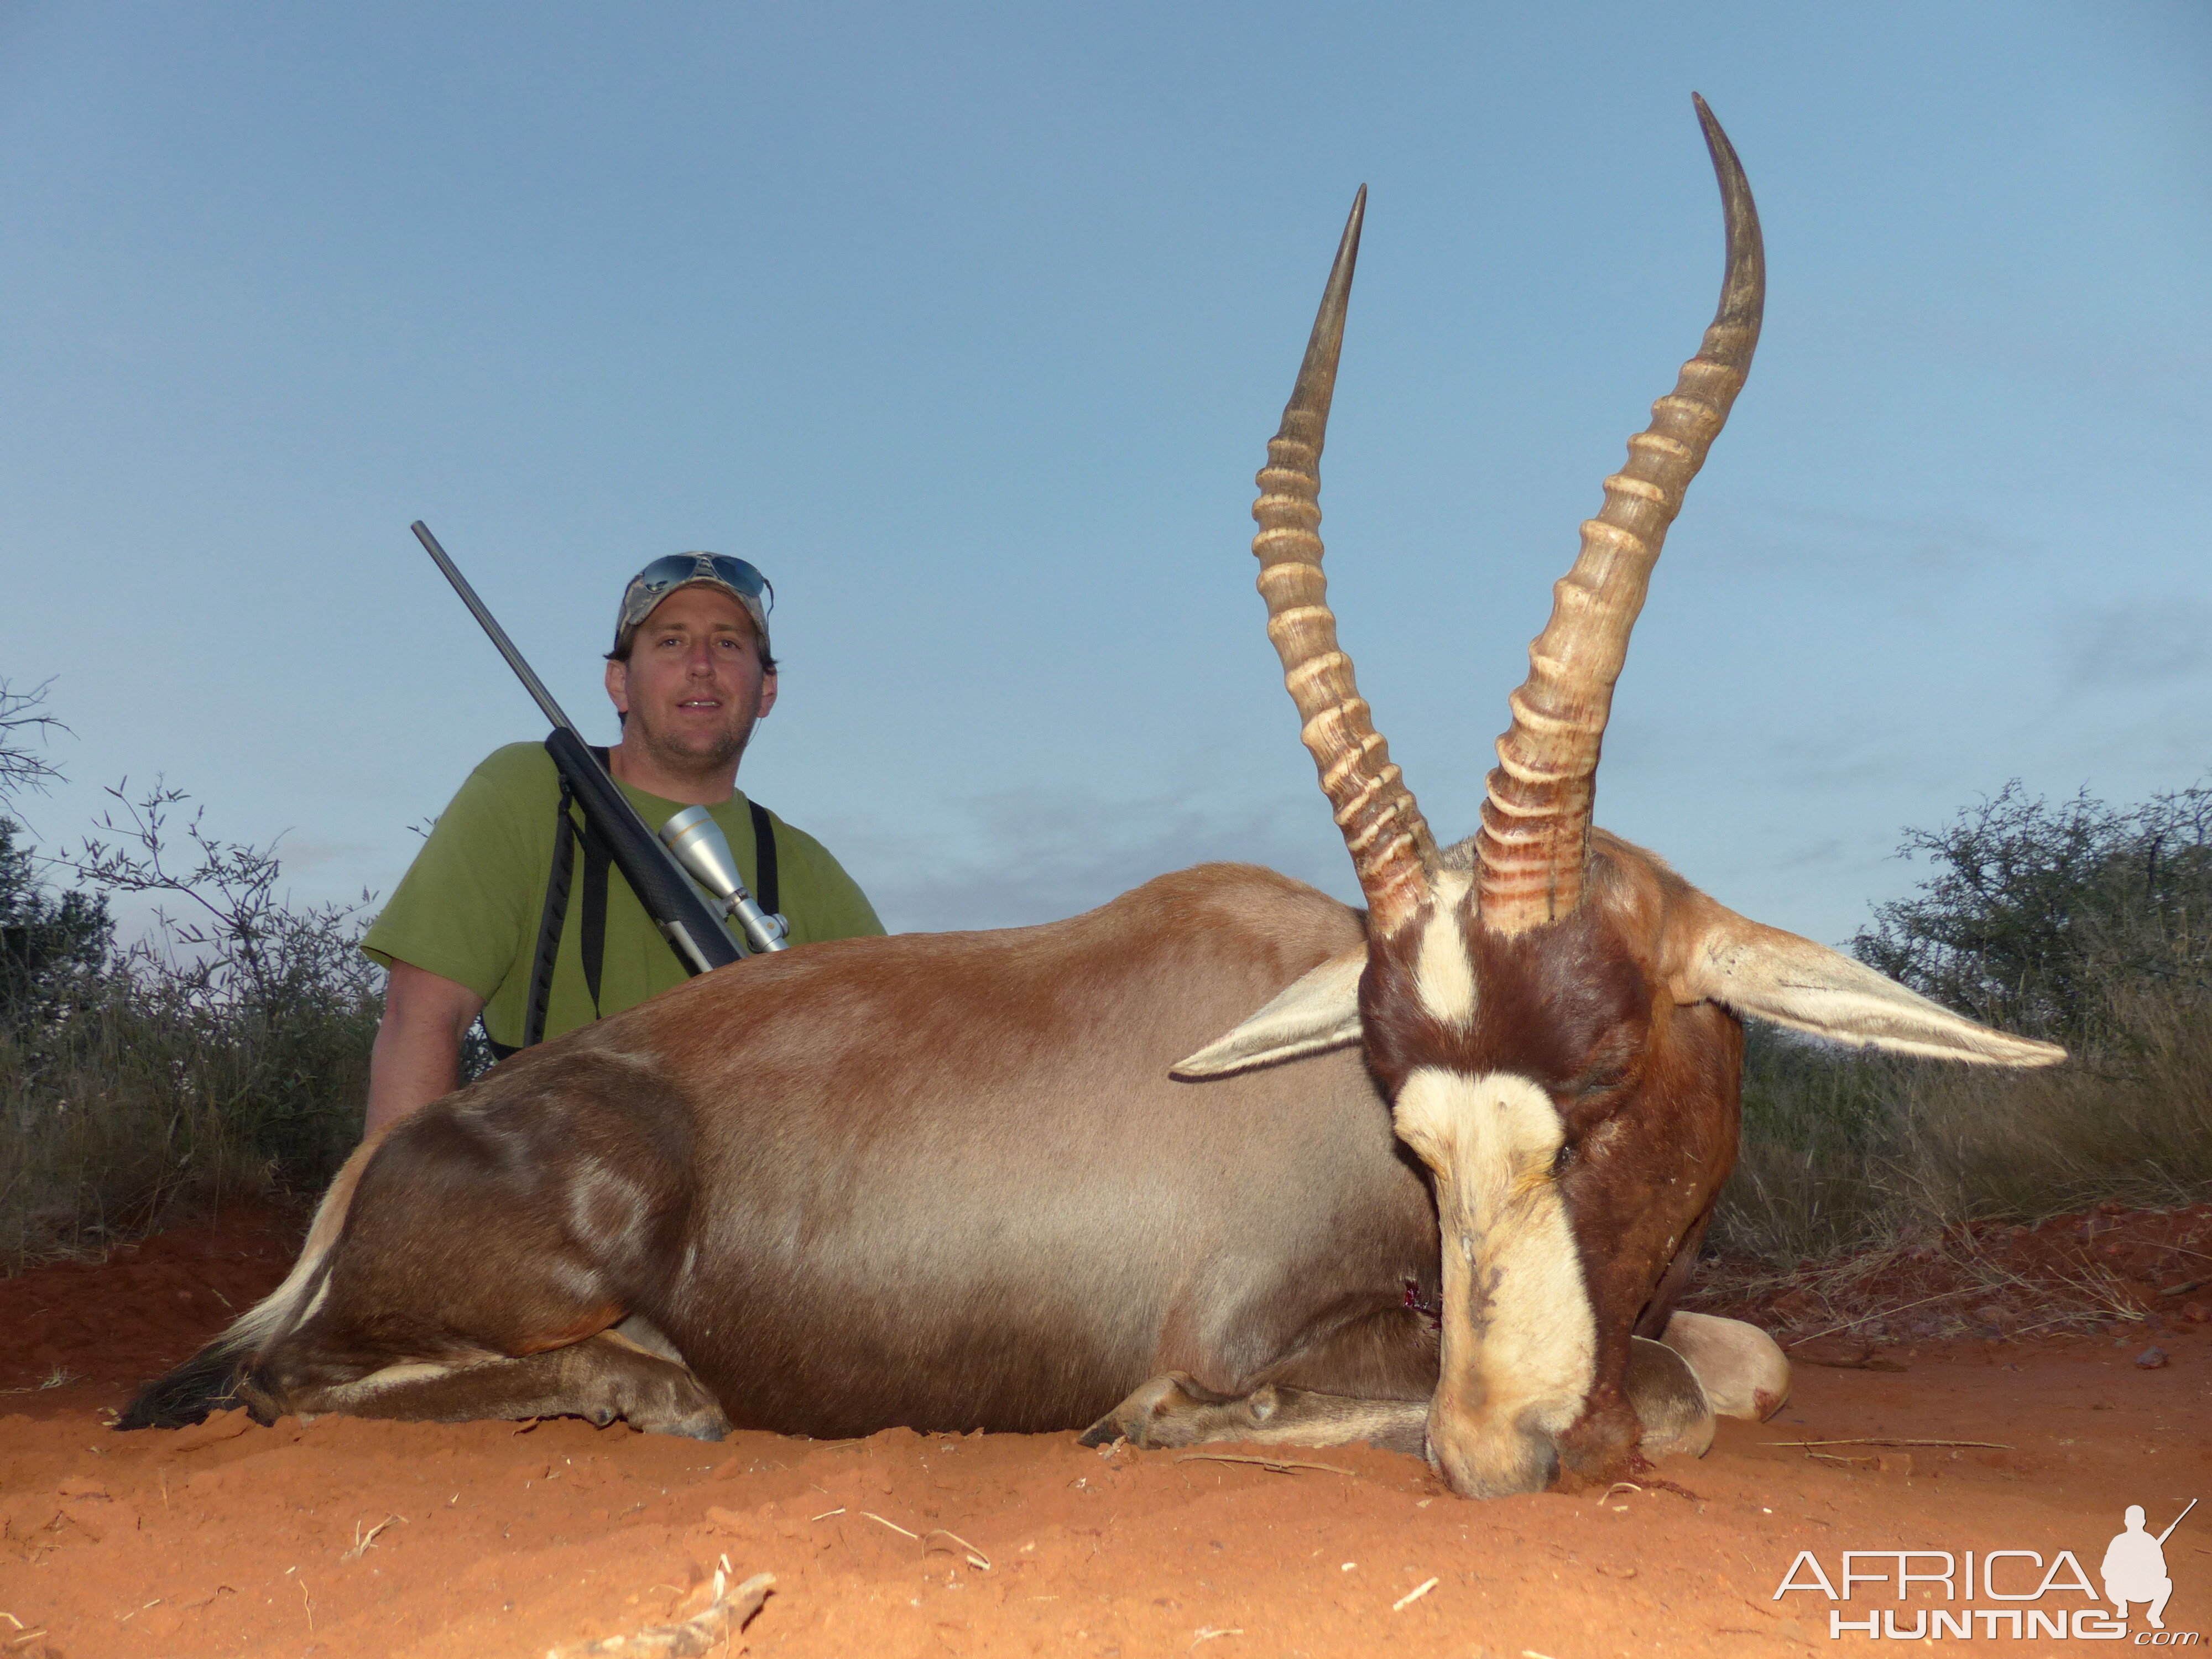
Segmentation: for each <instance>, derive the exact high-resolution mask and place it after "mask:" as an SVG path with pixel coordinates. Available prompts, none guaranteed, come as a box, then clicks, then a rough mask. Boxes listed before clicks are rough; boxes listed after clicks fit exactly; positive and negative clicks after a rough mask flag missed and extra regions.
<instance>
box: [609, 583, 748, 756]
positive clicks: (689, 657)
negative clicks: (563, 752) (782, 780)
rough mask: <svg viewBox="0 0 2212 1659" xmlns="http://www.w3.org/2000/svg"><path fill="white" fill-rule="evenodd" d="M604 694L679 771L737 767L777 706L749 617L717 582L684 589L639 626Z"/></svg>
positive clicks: (633, 738)
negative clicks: (759, 725)
mask: <svg viewBox="0 0 2212 1659" xmlns="http://www.w3.org/2000/svg"><path fill="white" fill-rule="evenodd" d="M607 696H610V697H611V698H612V699H614V705H615V707H616V708H617V709H619V710H620V711H621V712H622V713H623V714H626V715H628V716H629V720H628V723H627V724H626V725H625V726H623V743H624V744H630V743H633V742H634V743H636V744H639V745H640V746H641V747H642V748H643V749H645V750H647V752H648V753H650V754H651V756H652V757H653V759H654V760H656V761H657V762H659V763H660V764H661V765H663V766H665V767H666V768H668V769H671V770H673V771H677V772H701V771H713V770H717V769H720V768H722V767H726V766H732V765H734V764H735V763H737V760H738V757H739V756H741V755H743V754H744V750H745V741H746V739H747V738H750V737H751V736H752V732H753V722H754V721H756V720H758V719H759V718H760V717H761V716H762V715H763V714H767V713H768V711H769V709H770V708H773V707H775V675H773V674H764V673H763V672H762V671H761V658H760V641H759V639H758V637H757V635H755V634H754V632H753V621H752V618H751V617H749V616H747V615H746V614H745V612H744V607H743V606H742V605H739V604H738V602H737V600H735V599H732V598H731V597H730V595H728V594H727V593H725V592H722V591H721V590H720V588H716V587H708V586H698V587H679V588H678V589H677V590H676V591H675V592H673V593H671V594H670V595H669V596H668V597H667V598H666V599H663V600H662V601H661V602H660V603H659V605H656V606H655V607H654V608H653V613H652V614H651V615H650V616H648V617H647V618H646V619H645V620H644V621H643V622H642V623H639V624H638V629H637V632H636V633H635V635H632V637H631V640H630V650H629V661H628V662H611V663H609V664H608V665H607Z"/></svg>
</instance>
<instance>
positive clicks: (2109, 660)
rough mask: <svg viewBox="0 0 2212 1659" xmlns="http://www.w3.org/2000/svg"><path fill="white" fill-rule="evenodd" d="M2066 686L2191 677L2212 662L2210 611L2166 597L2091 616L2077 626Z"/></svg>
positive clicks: (2108, 687) (2210, 608)
mask: <svg viewBox="0 0 2212 1659" xmlns="http://www.w3.org/2000/svg"><path fill="white" fill-rule="evenodd" d="M2075 633H2076V636H2075V643H2074V647H2073V649H2072V652H2071V653H2070V654H2071V657H2072V662H2071V665H2070V671H2069V675H2068V684H2069V685H2071V686H2073V687H2074V688H2075V689H2076V690H2114V689H2119V688H2129V689H2133V688H2137V687H2142V686H2146V685H2156V684H2160V683H2162V682H2165V681H2167V680H2175V679H2181V678H2193V677H2195V676H2196V675H2197V674H2198V673H2200V672H2202V671H2203V669H2204V667H2205V665H2206V663H2207V662H2208V660H2212V647H2208V645H2207V640H2208V638H2212V606H2208V605H2204V604H2203V602H2201V601H2199V600H2196V599H2183V598H2180V597H2179V596H2168V597H2166V598H2161V599H2146V600H2143V601H2142V602H2140V603H2138V604H2136V605H2121V606H2108V607H2106V608H2104V609H2102V610H2097V611H2090V612H2089V613H2088V614H2087V616H2086V617H2082V618H2081V619H2080V620H2079V621H2078V622H2077V623H2076V624H2075Z"/></svg>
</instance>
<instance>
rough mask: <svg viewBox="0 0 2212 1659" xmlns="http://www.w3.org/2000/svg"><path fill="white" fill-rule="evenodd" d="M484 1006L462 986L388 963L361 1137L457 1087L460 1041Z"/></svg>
mask: <svg viewBox="0 0 2212 1659" xmlns="http://www.w3.org/2000/svg"><path fill="white" fill-rule="evenodd" d="M483 1005H484V1000H483V998H482V997H480V996H478V995H477V994H476V993H475V992H474V991H471V989H469V987H467V986H465V985H460V984H457V983H455V982H454V981H452V980H450V979H445V978H441V976H439V975H436V974H434V973H431V972H429V971H428V969H422V968H417V967H416V966H415V964H414V963H410V962H394V963H392V979H391V982H390V983H389V984H388V985H386V987H385V991H384V1021H383V1023H382V1024H380V1025H379V1026H378V1027H377V1028H376V1047H375V1048H373V1049H372V1050H370V1052H369V1057H368V1122H367V1123H366V1124H365V1125H364V1126H363V1133H364V1134H374V1133H376V1132H377V1131H378V1130H379V1129H381V1128H384V1127H386V1126H387V1125H390V1124H393V1123H397V1122H398V1121H399V1120H400V1119H401V1118H403V1117H405V1116H407V1115H409V1114H410V1112H413V1111H415V1110H416V1109H417V1108H419V1107H422V1106H427V1105H428V1104H429V1103H430V1102H432V1101H434V1100H435V1099H437V1098H438V1097H440V1096H441V1095H449V1094H451V1093H453V1091H454V1090H456V1089H458V1088H459V1087H460V1086H461V1036H462V1033H464V1032H465V1031H466V1030H468V1029H469V1024H470V1022H471V1021H472V1020H474V1019H475V1018H476V1017H477V1015H478V1014H480V1013H482V1012H483Z"/></svg>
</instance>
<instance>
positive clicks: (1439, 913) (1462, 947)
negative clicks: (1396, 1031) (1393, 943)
mask: <svg viewBox="0 0 2212 1659" xmlns="http://www.w3.org/2000/svg"><path fill="white" fill-rule="evenodd" d="M1473 879H1474V878H1473V876H1472V874H1471V873H1470V872H1468V871H1465V870H1443V871H1439V872H1437V878H1436V884H1435V886H1434V887H1433V888H1431V892H1430V898H1431V906H1432V908H1431V909H1430V911H1429V919H1428V921H1426V922H1425V924H1423V926H1422V928H1421V951H1420V954H1419V956H1418V957H1415V958H1414V962H1413V988H1414V991H1415V992H1416V993H1417V994H1419V997H1420V999H1421V1006H1422V1007H1424V1008H1425V1009H1427V1010H1428V1012H1430V1013H1431V1014H1432V1015H1434V1016H1435V1017H1436V1018H1437V1019H1440V1020H1442V1021H1443V1023H1444V1024H1447V1025H1468V1024H1473V1023H1474V963H1473V961H1471V960H1470V959H1469V958H1468V954H1467V934H1466V932H1465V931H1464V929H1462V927H1461V926H1460V915H1459V912H1460V902H1461V901H1462V900H1463V899H1465V898H1466V897H1467V890H1468V885H1469V884H1471V882H1472V881H1473Z"/></svg>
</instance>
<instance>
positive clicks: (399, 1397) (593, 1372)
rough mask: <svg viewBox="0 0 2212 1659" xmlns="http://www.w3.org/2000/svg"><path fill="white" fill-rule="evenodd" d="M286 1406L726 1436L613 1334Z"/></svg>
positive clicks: (311, 1394)
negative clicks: (573, 1420)
mask: <svg viewBox="0 0 2212 1659" xmlns="http://www.w3.org/2000/svg"><path fill="white" fill-rule="evenodd" d="M246 1386H247V1389H249V1390H250V1389H251V1386H252V1385H251V1380H250V1379H249V1380H248V1383H247V1385H246ZM286 1405H287V1406H288V1407H289V1409H291V1410H294V1411H296V1412H298V1413H300V1414H301V1416H303V1417H306V1416H312V1415H313V1414H315V1413H319V1412H343V1413H345V1414H346V1415H347V1416H349V1417H383V1418H398V1419H406V1420H409V1421H413V1422H427V1423H470V1422H477V1421H480V1420H486V1419H489V1420H494V1421H499V1420H504V1421H509V1422H512V1421H514V1420H516V1419H521V1418H527V1417H582V1418H588V1419H590V1420H591V1421H592V1422H594V1423H597V1424H599V1425H601V1426H603V1427H604V1426H605V1425H607V1424H609V1423H611V1422H613V1421H614V1420H615V1419H617V1418H621V1419H624V1420H625V1421H627V1422H628V1423H629V1425H630V1426H631V1427H632V1428H635V1429H641V1430H643V1431H646V1432H647V1433H650V1434H679V1435H688V1436H689V1437H691V1438H692V1439H694V1440H720V1438H721V1437H723V1436H724V1435H726V1434H727V1433H728V1432H729V1431H730V1423H729V1419H727V1418H726V1417H725V1416H724V1415H723V1414H722V1408H721V1407H720V1406H719V1405H718V1404H716V1403H715V1401H714V1396H713V1395H710V1394H708V1392H707V1390H706V1389H705V1387H704V1386H703V1385H702V1383H700V1381H699V1379H698V1378H697V1377H696V1376H693V1375H692V1374H691V1372H690V1368H689V1367H687V1366H685V1365H684V1364H681V1363H680V1362H678V1361H674V1360H670V1359H665V1358H661V1357H660V1356H659V1354H656V1353H652V1352H647V1350H645V1349H644V1348H641V1347H640V1346H638V1345H637V1344H635V1343H634V1342H632V1341H629V1340H627V1339H626V1338H624V1337H623V1336H621V1335H618V1334H616V1333H615V1332H612V1331H603V1332H601V1333H600V1334H598V1335H597V1336H592V1337H587V1338H586V1339H585V1340H583V1341H581V1342H574V1343H571V1344H569V1345H568V1346H567V1347H563V1348H553V1349H549V1350H548V1351H546V1352H544V1353H533V1354H525V1355H523V1356H522V1357H521V1358H515V1359H505V1358H498V1359H483V1360H478V1361H476V1362H475V1363H473V1364H449V1363H443V1362H435V1363H424V1364H415V1363H401V1364H392V1365H386V1366H385V1367H384V1368H383V1369H382V1370H376V1371H372V1372H370V1373H369V1374H368V1376H363V1377H361V1378H358V1379H357V1380H356V1381H354V1382H351V1383H339V1384H337V1385H334V1386H329V1387H324V1388H319V1389H315V1388H310V1389H301V1390H298V1391H296V1392H295V1393H294V1394H293V1395H291V1396H290V1398H289V1400H288V1401H286Z"/></svg>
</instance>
